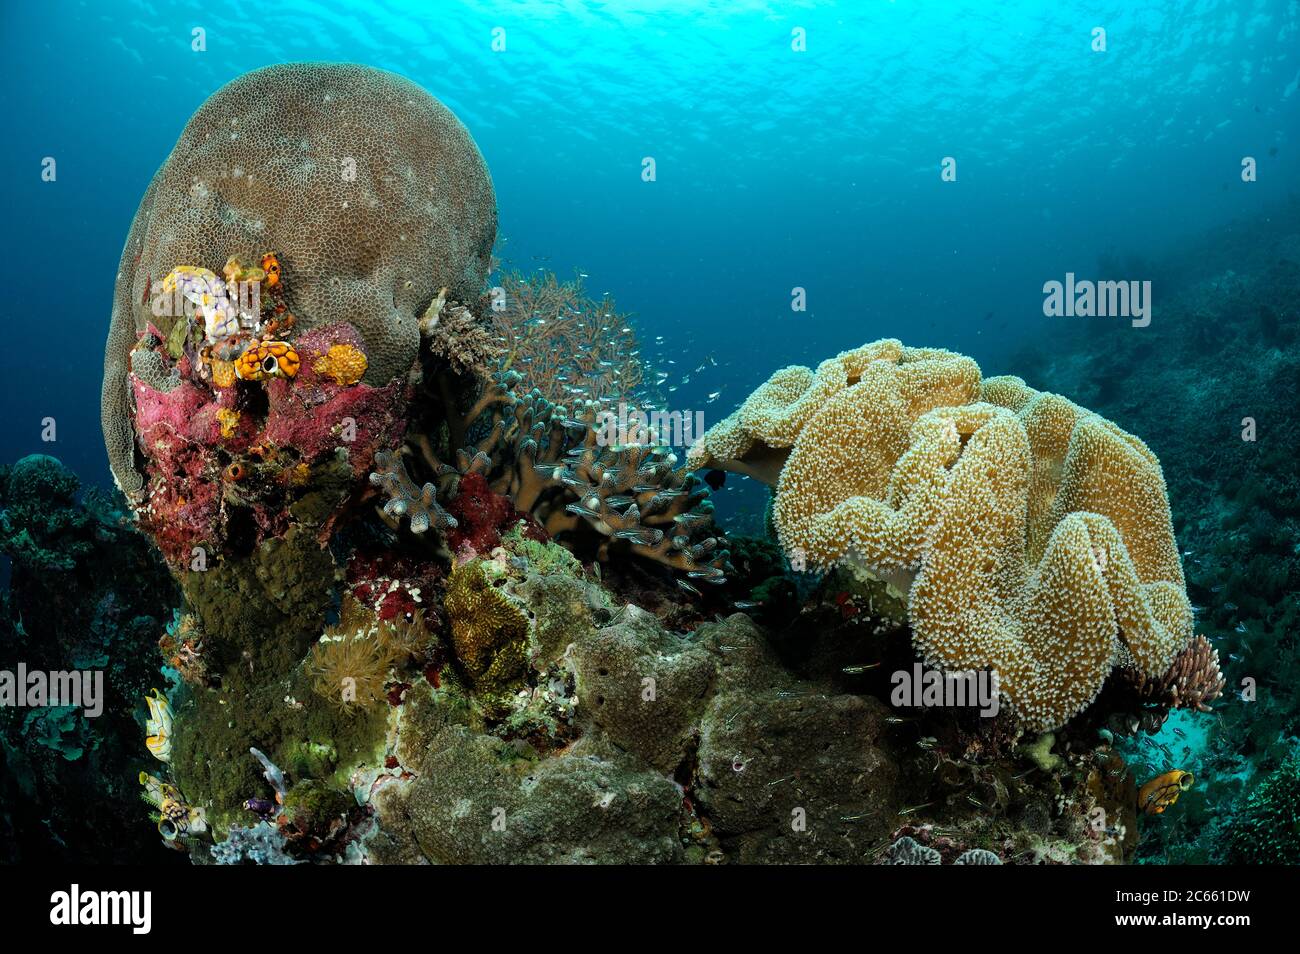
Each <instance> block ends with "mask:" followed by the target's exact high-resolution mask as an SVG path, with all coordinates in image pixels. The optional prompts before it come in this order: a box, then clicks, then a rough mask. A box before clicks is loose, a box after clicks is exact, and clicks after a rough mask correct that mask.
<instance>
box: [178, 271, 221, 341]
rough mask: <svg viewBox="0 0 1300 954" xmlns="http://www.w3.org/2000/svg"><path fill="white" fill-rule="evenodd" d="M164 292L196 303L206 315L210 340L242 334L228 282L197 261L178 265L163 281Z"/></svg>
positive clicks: (204, 315) (206, 327) (205, 334)
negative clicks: (196, 262) (198, 264)
mask: <svg viewBox="0 0 1300 954" xmlns="http://www.w3.org/2000/svg"><path fill="white" fill-rule="evenodd" d="M162 289H163V292H164V293H165V294H168V295H174V294H175V293H176V292H177V290H179V291H180V293H181V297H183V298H184V299H185V300H186V301H188V302H189V303H190V304H191V305H193V306H194V308H195V311H196V313H197V314H198V315H199V316H200V317H202V319H203V335H204V337H205V338H207V340H208V341H209V342H216V341H220V340H222V339H223V338H229V337H230V336H232V335H237V334H239V330H240V328H239V309H238V308H236V307H235V306H234V305H233V304H232V303H231V301H230V295H229V294H228V293H227V291H226V283H225V282H224V281H222V280H221V279H220V278H218V277H217V276H216V274H215V273H213V272H212V271H210V270H208V269H206V268H200V267H198V266H196V265H177V266H176V267H175V268H173V269H172V270H171V271H170V272H168V273H167V277H166V278H164V279H163V281H162Z"/></svg>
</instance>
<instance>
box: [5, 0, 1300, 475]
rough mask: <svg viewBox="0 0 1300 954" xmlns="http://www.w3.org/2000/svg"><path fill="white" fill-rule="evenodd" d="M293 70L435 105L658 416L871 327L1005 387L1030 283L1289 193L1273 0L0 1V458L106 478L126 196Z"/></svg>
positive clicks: (714, 412)
mask: <svg viewBox="0 0 1300 954" xmlns="http://www.w3.org/2000/svg"><path fill="white" fill-rule="evenodd" d="M1099 26H1100V27H1104V28H1105V30H1106V31H1107V49H1106V51H1105V52H1094V51H1093V50H1092V49H1091V47H1090V44H1091V42H1092V36H1091V31H1092V29H1093V28H1094V27H1099ZM195 27H201V28H203V29H204V30H205V31H206V41H207V49H206V51H204V52H194V51H193V50H192V49H191V40H192V32H191V31H192V30H193V29H194V28H195ZM497 27H500V28H503V29H504V30H505V39H506V49H505V50H504V51H500V52H496V51H494V50H493V48H492V40H493V30H494V28H497ZM796 28H803V30H804V31H806V42H807V48H806V50H805V51H803V52H796V51H794V50H792V48H791V42H792V31H793V30H795V29H796ZM306 59H317V60H319V59H326V60H348V61H356V62H361V63H366V64H370V65H373V66H379V67H384V68H387V69H391V70H395V71H397V72H400V73H403V74H405V75H407V76H409V77H410V78H412V79H413V80H415V81H416V82H418V83H420V84H421V85H423V86H424V87H425V88H427V89H428V90H429V91H430V92H431V93H433V95H434V96H436V97H438V98H439V99H441V100H442V101H443V102H445V103H446V104H447V105H448V106H450V107H451V108H452V109H453V110H454V111H455V112H456V114H457V115H458V116H459V117H460V118H461V120H463V121H464V123H465V124H466V125H467V126H468V128H469V130H470V132H471V133H472V134H473V136H474V138H475V139H476V140H477V142H478V144H479V147H480V148H481V149H482V152H483V154H484V156H485V157H486V159H487V162H488V165H489V167H490V169H491V171H492V175H493V178H494V181H495V185H496V192H497V199H498V202H499V206H500V211H501V216H500V221H501V233H502V236H503V237H504V238H505V239H506V243H505V245H504V254H505V256H506V257H507V258H508V260H510V261H511V262H513V263H514V264H516V265H518V266H520V267H523V268H525V269H529V268H538V267H542V268H550V269H554V270H555V271H556V272H558V273H559V274H560V275H561V276H566V275H570V274H572V272H573V270H574V269H581V270H582V271H583V272H585V273H587V274H588V275H589V278H588V280H587V281H588V285H589V287H590V289H591V290H592V291H595V292H601V291H606V290H608V291H610V292H611V293H613V294H614V295H615V297H616V298H617V299H618V301H619V303H620V305H621V306H623V307H624V308H626V309H628V310H630V311H632V312H633V313H635V315H636V321H637V324H638V327H639V329H640V331H641V335H642V339H643V341H646V342H652V341H653V340H654V338H655V337H656V336H659V335H662V336H663V339H664V340H663V345H662V346H661V347H659V348H654V347H651V348H649V349H648V352H649V356H650V357H651V358H652V359H654V358H656V357H657V358H658V360H659V363H660V364H661V365H662V364H663V363H664V362H666V361H667V360H669V359H672V360H675V361H676V362H677V364H676V365H675V366H669V367H671V368H673V369H674V371H675V373H676V372H680V373H681V374H683V375H689V376H690V377H691V380H690V382H689V383H685V384H683V383H681V382H680V380H674V381H670V382H669V384H672V385H674V386H677V387H678V388H679V390H678V391H677V392H675V393H674V403H675V406H677V407H679V408H683V409H690V410H695V409H705V410H706V411H707V413H708V421H709V422H710V423H711V422H712V421H714V420H716V419H717V418H719V417H721V416H722V415H724V414H725V413H727V412H729V411H730V410H731V409H732V408H733V407H734V406H735V404H736V403H737V402H738V401H740V400H741V399H742V398H743V397H744V396H745V395H746V394H747V393H748V392H749V391H750V390H751V389H752V388H753V387H754V386H755V385H756V384H758V383H759V382H761V381H762V380H763V379H765V378H766V377H767V375H768V374H769V373H770V372H771V371H772V370H773V369H774V368H775V367H777V366H780V365H783V364H789V363H812V364H815V363H816V362H817V361H819V360H821V359H822V358H824V357H827V356H829V355H831V354H833V353H835V352H836V351H838V350H841V349H843V348H846V347H850V346H854V345H857V344H861V343H862V342H864V341H867V340H871V339H873V338H877V337H881V336H896V337H900V338H902V339H903V340H904V341H905V342H906V343H908V344H913V345H937V346H943V347H949V348H953V349H955V350H960V351H963V352H966V353H968V354H970V355H972V356H973V357H975V358H976V359H977V360H978V361H979V362H980V363H981V365H982V366H983V367H984V369H985V371H986V373H998V372H1003V371H1014V370H1015V369H1014V368H1012V367H1007V366H1006V362H1007V360H1008V356H1009V355H1010V353H1011V352H1012V351H1013V350H1014V349H1015V348H1016V347H1017V346H1019V345H1021V344H1022V342H1024V341H1026V340H1034V339H1037V338H1039V337H1041V336H1043V335H1044V334H1045V333H1049V334H1050V332H1051V330H1052V329H1051V326H1050V321H1051V319H1047V318H1044V316H1043V313H1042V285H1043V283H1044V282H1045V281H1049V280H1052V279H1061V278H1063V276H1064V274H1065V273H1066V272H1067V271H1074V272H1077V273H1079V274H1080V275H1081V276H1089V277H1118V278H1142V277H1144V276H1141V275H1132V276H1130V275H1123V276H1098V275H1097V274H1096V271H1097V267H1098V266H1097V263H1098V258H1099V256H1101V255H1103V254H1106V253H1108V252H1115V253H1119V254H1120V255H1121V256H1122V255H1125V254H1128V253H1140V254H1142V255H1143V256H1147V257H1156V256H1158V255H1160V254H1162V253H1164V252H1167V251H1168V250H1170V249H1176V248H1177V247H1178V245H1179V243H1180V242H1182V241H1185V240H1187V239H1189V238H1190V237H1192V236H1195V235H1198V234H1201V233H1204V232H1206V231H1207V230H1210V229H1213V228H1216V227H1220V226H1226V225H1227V224H1228V223H1230V222H1233V221H1234V220H1241V219H1245V218H1251V217H1256V216H1259V215H1267V214H1269V212H1270V210H1271V209H1274V208H1278V207H1280V206H1281V203H1282V201H1283V200H1284V199H1286V197H1287V196H1288V195H1290V194H1293V193H1294V192H1295V191H1296V185H1295V183H1296V182H1297V181H1300V148H1298V147H1300V142H1298V141H1297V139H1298V136H1297V134H1298V133H1300V109H1298V107H1300V95H1297V86H1298V85H1300V5H1298V4H1297V3H1296V2H1294V0H1290V2H1281V0H1256V2H1238V0H1232V2H1229V0H1220V2H1206V0H1196V2H1193V0H1153V2H1144V3H1134V2H1131V0H1130V2H1122V3H1121V2H1115V0H1111V2H1092V3H1079V2H1073V0H1063V2H1052V3H1048V2H997V3H994V2H989V0H984V2H973V3H944V2H930V3H912V2H896V3H889V2H883V0H856V2H847V3H777V2H771V3H762V2H744V0H726V2H715V3H691V4H688V3H684V2H670V0H661V2H626V3H589V4H579V3H577V2H542V0H535V2H511V3H464V4H451V3H420V2H410V3H388V2H366V3H339V2H330V3H313V2H306V0H277V2H273V3H229V4H220V3H211V2H203V3H162V2H156V3H148V2H121V3H114V2H109V3H90V2H85V3H70V2H56V3H40V4H19V3H16V2H6V3H4V4H2V5H0V64H3V66H0V70H2V71H3V75H4V85H5V94H4V97H3V101H4V102H5V103H6V106H5V143H4V146H3V148H0V162H2V163H3V169H2V170H0V173H2V174H0V188H2V189H3V190H4V195H3V205H2V207H3V209H4V214H5V217H6V225H7V227H6V228H5V229H4V232H3V239H2V241H3V262H4V271H5V282H4V288H5V291H6V295H5V302H6V304H5V307H4V312H3V320H4V330H5V347H4V348H2V349H0V374H3V380H4V391H5V399H4V410H5V427H4V431H3V447H0V460H3V461H12V460H14V459H15V458H17V457H18V456H21V455H23V454H27V453H31V452H35V451H43V452H46V453H54V454H56V455H58V456H60V457H61V458H63V459H64V460H65V461H66V462H67V463H68V464H69V465H71V466H72V467H73V468H74V469H75V470H77V471H78V472H79V473H81V474H82V475H84V476H85V477H86V478H87V479H89V480H92V481H96V482H100V483H107V482H108V475H107V474H108V472H107V463H106V460H105V457H104V452H103V446H102V440H101V437H100V430H99V421H98V404H99V388H100V375H101V362H102V353H103V350H102V349H103V341H104V336H105V333H106V330H107V322H108V316H109V311H110V300H111V295H112V289H113V281H114V275H115V273H116V269H117V262H118V256H119V255H120V252H121V248H122V243H123V240H124V238H125V235H126V231H127V228H128V226H129V223H130V220H131V217H132V215H133V213H134V211H135V208H136V205H137V203H138V201H139V199H140V196H141V195H142V194H143V192H144V190H145V187H146V185H147V184H148V181H149V179H150V177H151V176H152V175H153V173H154V171H155V170H156V168H157V167H158V165H159V164H160V163H161V162H162V161H163V160H164V159H165V158H166V156H167V154H168V152H169V150H170V149H171V147H172V145H173V144H174V142H175V141H176V138H177V136H178V134H179V132H180V130H181V128H182V126H183V125H184V123H185V121H186V120H187V119H188V117H189V116H190V114H191V113H192V112H193V111H194V110H195V109H196V108H197V107H198V106H199V104H200V103H201V102H202V101H203V100H204V99H205V98H206V97H207V96H208V95H209V94H211V93H212V92H213V91H214V90H216V89H217V88H218V87H220V86H221V85H222V84H223V83H225V82H227V81H228V80H230V79H232V78H233V77H235V76H237V75H239V74H241V73H243V72H245V71H248V70H251V69H254V68H257V67H260V66H264V65H267V64H271V63H278V62H284V61H292V60H306ZM647 156H650V157H653V158H654V159H655V161H656V165H657V180H656V181H654V182H645V181H642V178H641V169H642V160H643V159H644V158H645V157H647ZM946 156H951V157H954V158H955V159H956V160H957V180H956V181H955V182H944V181H941V178H940V162H941V161H942V160H943V158H944V157H946ZM1243 156H1253V157H1255V158H1256V159H1257V160H1258V163H1259V177H1258V181H1257V182H1253V183H1249V184H1247V183H1243V182H1242V181H1241V176H1240V163H1241V160H1242V157H1243ZM45 157H53V158H54V159H55V160H56V162H57V179H56V181H54V182H43V181H42V178H41V171H42V160H43V159H44V158H45ZM1266 253H1267V250H1266V249H1261V254H1266ZM795 286H799V287H803V288H805V289H806V290H807V295H808V310H807V311H806V312H803V313H796V312H792V310H791V307H790V301H791V289H792V288H794V287H795ZM1156 308H1157V318H1156V320H1159V319H1158V308H1159V303H1158V302H1157V303H1156ZM1056 320H1057V321H1062V320H1068V319H1056ZM709 357H712V358H713V359H714V361H715V362H716V365H715V364H714V363H712V362H709V363H707V367H706V369H705V370H704V371H701V372H699V373H695V374H692V372H693V371H694V369H695V368H696V367H697V366H698V365H700V364H704V363H706V359H707V358H709ZM714 392H721V394H720V396H719V397H718V398H717V399H715V400H714V401H713V402H712V403H710V402H709V400H708V395H710V394H712V393H714ZM48 417H52V418H54V419H55V421H56V422H57V441H56V442H55V443H54V444H48V443H43V442H42V440H41V428H42V424H41V422H42V419H44V418H48Z"/></svg>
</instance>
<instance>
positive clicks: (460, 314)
mask: <svg viewBox="0 0 1300 954" xmlns="http://www.w3.org/2000/svg"><path fill="white" fill-rule="evenodd" d="M446 293H447V289H445V288H444V289H442V291H440V292H439V293H438V297H437V298H435V299H434V300H433V302H432V303H431V304H430V305H429V307H428V308H427V309H425V312H424V314H423V315H421V316H420V335H421V336H422V337H423V338H424V341H425V343H426V347H427V348H428V349H429V353H430V354H432V355H433V356H434V357H435V358H436V359H438V360H440V361H444V362H446V364H447V365H448V367H450V368H451V370H452V371H453V372H454V373H455V374H459V375H473V376H474V377H476V378H479V379H480V380H486V379H487V378H488V377H490V376H491V373H492V369H493V368H494V367H496V364H497V360H498V359H499V358H501V357H502V355H503V353H504V350H505V349H504V347H503V346H502V345H501V344H500V343H499V342H498V341H496V340H495V338H494V337H493V334H492V331H491V330H490V328H489V326H488V325H486V324H485V323H483V322H481V321H479V320H478V318H476V317H475V316H474V313H473V312H472V311H471V310H470V309H469V308H468V307H467V306H466V305H463V304H461V303H460V302H454V301H448V300H447V294H446Z"/></svg>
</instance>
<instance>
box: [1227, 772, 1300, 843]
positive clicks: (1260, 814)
mask: <svg viewBox="0 0 1300 954" xmlns="http://www.w3.org/2000/svg"><path fill="white" fill-rule="evenodd" d="M1227 860H1228V861H1229V862H1230V863H1232V864H1252V865H1294V864H1300V749H1297V750H1293V751H1292V752H1291V754H1290V755H1288V756H1287V757H1286V759H1285V761H1283V763H1282V765H1281V766H1280V767H1279V768H1278V769H1277V771H1275V772H1274V773H1273V774H1272V775H1270V776H1268V778H1266V779H1264V781H1263V782H1261V783H1260V784H1259V786H1258V787H1257V788H1256V789H1255V791H1253V792H1252V793H1251V794H1250V797H1249V798H1247V799H1246V803H1245V804H1244V805H1243V806H1242V807H1241V808H1239V809H1238V811H1237V814H1236V817H1235V818H1234V819H1233V821H1232V823H1231V824H1230V826H1229V828H1228V834H1227Z"/></svg>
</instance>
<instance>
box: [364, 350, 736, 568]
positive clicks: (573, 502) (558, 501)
mask: <svg viewBox="0 0 1300 954" xmlns="http://www.w3.org/2000/svg"><path fill="white" fill-rule="evenodd" d="M520 380H521V377H520V375H519V374H517V373H516V372H513V371H506V372H503V373H501V374H498V375H497V376H496V377H495V378H494V380H493V381H492V382H491V383H489V385H488V386H486V387H485V388H484V390H483V392H482V394H481V396H480V397H479V399H478V401H477V402H475V404H474V405H473V406H472V407H471V408H470V409H469V410H468V411H467V412H466V414H465V415H464V416H463V418H462V419H461V421H460V422H459V423H458V424H455V425H454V426H452V425H449V428H448V429H449V431H450V432H451V434H452V439H453V442H455V435H456V434H465V433H468V432H470V431H476V432H478V433H481V434H483V435H484V436H483V437H482V439H481V440H479V442H478V443H477V444H474V445H470V446H464V445H458V446H461V449H460V450H459V451H458V452H457V453H456V456H455V463H454V464H451V463H445V462H444V461H443V460H442V459H441V458H440V457H439V456H438V455H437V453H436V452H435V451H434V449H433V446H432V443H431V442H430V441H429V440H428V439H427V438H426V439H421V440H417V441H416V446H417V448H418V450H419V456H420V458H421V459H422V461H423V463H424V465H425V467H426V469H427V470H428V471H429V472H430V473H432V474H433V475H435V477H436V479H437V480H438V484H436V485H435V484H434V483H426V484H424V485H423V487H418V486H417V485H416V483H415V482H414V481H413V480H412V479H411V478H410V477H409V475H407V473H406V470H405V467H404V465H403V464H402V462H401V461H400V460H399V459H398V458H396V457H395V456H394V455H392V454H382V463H381V465H380V467H381V469H380V470H377V471H376V472H375V473H373V474H372V475H371V481H372V483H374V484H376V485H377V486H380V487H382V488H383V489H384V491H385V493H387V494H388V496H389V498H390V499H389V501H388V503H387V504H385V507H384V510H385V512H386V513H387V514H388V515H389V516H390V517H398V518H400V517H401V516H402V515H403V514H408V513H409V514H414V515H415V517H414V522H413V524H412V529H413V530H415V531H416V532H422V531H423V529H425V528H427V526H429V525H430V522H431V523H432V525H434V526H435V527H437V528H438V529H445V528H446V527H454V526H455V522H454V519H453V518H451V517H450V516H449V515H447V514H446V513H445V512H444V511H442V509H441V506H440V505H439V503H438V497H439V496H441V497H442V498H443V499H448V500H453V499H454V498H455V496H456V494H457V493H458V492H459V484H460V481H461V480H462V479H464V478H465V477H468V476H470V475H481V476H482V477H483V478H484V480H486V482H487V486H488V489H490V490H491V492H492V493H495V494H500V495H502V496H504V497H508V498H509V500H510V502H511V503H512V504H513V506H514V508H515V510H517V511H519V512H521V513H523V514H528V515H531V517H532V518H534V519H535V520H536V521H537V523H538V524H540V525H541V527H542V529H544V530H545V532H546V533H547V534H548V535H550V536H552V537H557V538H559V539H561V540H563V541H565V542H567V543H573V542H575V540H577V539H580V538H581V537H582V536H583V535H584V534H585V535H587V536H589V537H590V536H595V537H596V540H598V541H599V543H598V544H597V545H596V548H595V549H596V554H595V555H596V556H597V557H598V558H600V559H606V558H608V557H610V556H611V555H613V554H614V553H617V552H620V551H624V552H628V553H631V554H633V555H635V556H638V557H641V558H644V559H648V560H653V561H655V562H657V563H661V564H663V565H665V566H668V567H671V568H672V569H674V570H676V571H678V572H679V573H682V574H684V575H685V577H686V579H685V580H682V581H681V585H682V587H683V588H684V589H686V590H687V591H688V592H698V590H697V589H696V587H695V585H694V583H693V582H691V581H702V582H706V583H714V584H718V583H722V582H724V581H725V579H726V574H727V572H728V571H729V569H730V562H729V553H728V550H727V548H726V545H725V538H723V537H720V536H714V535H711V534H710V532H709V531H710V530H711V528H712V510H713V505H712V504H711V503H710V502H709V500H708V496H709V491H708V488H707V487H706V486H705V485H704V484H703V483H702V482H701V481H699V480H697V479H696V478H695V477H694V476H693V475H691V474H689V473H688V472H687V470H686V469H685V468H684V467H681V466H678V462H677V457H676V455H674V454H672V453H670V452H669V450H668V449H667V448H665V447H657V446H652V445H648V444H619V445H613V446H604V445H602V443H601V437H602V434H601V429H600V428H598V427H597V422H598V414H599V412H598V408H597V406H596V404H595V403H594V402H585V403H584V405H583V407H582V409H581V410H580V411H579V412H578V413H577V414H576V415H573V416H570V414H569V412H568V409H567V408H566V407H564V406H563V405H558V404H555V403H554V402H552V401H551V400H549V399H548V398H546V397H545V396H543V395H542V394H541V392H540V391H538V390H537V389H535V388H534V389H533V390H531V391H530V392H528V393H527V394H520V393H519V392H518V390H517V387H518V385H519V382H520ZM377 459H379V458H377ZM440 514H441V517H439V515H440ZM443 518H445V519H443ZM447 521H451V522H450V523H447ZM417 528H419V529H417ZM593 531H594V533H593Z"/></svg>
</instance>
